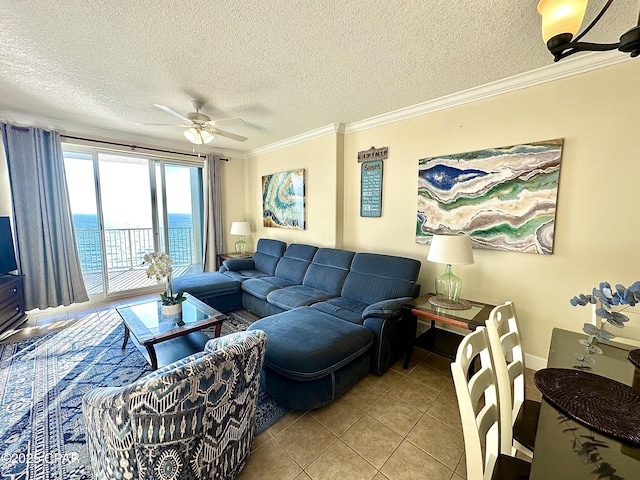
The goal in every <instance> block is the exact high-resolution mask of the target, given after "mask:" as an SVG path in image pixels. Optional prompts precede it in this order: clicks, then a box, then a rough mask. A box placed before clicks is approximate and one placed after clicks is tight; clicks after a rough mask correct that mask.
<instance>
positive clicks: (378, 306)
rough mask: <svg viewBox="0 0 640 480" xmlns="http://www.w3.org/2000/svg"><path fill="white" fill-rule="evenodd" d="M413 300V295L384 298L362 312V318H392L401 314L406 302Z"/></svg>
mask: <svg viewBox="0 0 640 480" xmlns="http://www.w3.org/2000/svg"><path fill="white" fill-rule="evenodd" d="M411 300H413V297H400V298H390V299H388V300H382V301H380V302H376V303H372V304H371V305H369V306H368V307H367V308H365V309H364V311H363V312H362V319H363V320H364V319H367V318H370V317H379V318H391V317H395V316H397V315H399V314H400V313H401V312H402V307H403V306H404V304H406V303H408V302H410V301H411Z"/></svg>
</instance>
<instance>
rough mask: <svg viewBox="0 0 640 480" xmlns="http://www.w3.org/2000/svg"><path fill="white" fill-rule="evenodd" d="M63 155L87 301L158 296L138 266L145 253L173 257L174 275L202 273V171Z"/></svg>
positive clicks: (69, 151)
mask: <svg viewBox="0 0 640 480" xmlns="http://www.w3.org/2000/svg"><path fill="white" fill-rule="evenodd" d="M64 155H65V168H66V175H67V184H68V188H69V197H70V202H71V211H72V214H73V222H74V227H75V231H76V241H77V248H78V252H79V254H80V259H81V263H82V271H83V276H84V279H85V283H86V285H87V290H88V292H89V294H90V295H103V296H109V295H112V294H120V295H121V294H123V292H126V293H132V291H145V290H152V289H156V288H157V285H156V283H155V280H151V279H148V278H147V276H146V272H145V270H146V267H145V266H144V265H143V259H144V256H145V254H147V253H149V252H154V251H164V252H167V253H168V254H169V255H171V257H172V258H173V259H174V262H175V263H174V275H175V276H180V275H182V274H184V273H186V272H197V271H202V266H201V260H200V259H201V256H202V245H201V242H202V235H201V231H202V186H201V185H202V173H201V170H202V169H201V167H200V166H194V165H188V164H184V165H183V164H175V163H172V161H171V160H170V159H163V158H148V157H145V156H140V155H131V154H123V153H119V152H108V151H102V150H91V151H82V150H81V149H78V148H65V149H64Z"/></svg>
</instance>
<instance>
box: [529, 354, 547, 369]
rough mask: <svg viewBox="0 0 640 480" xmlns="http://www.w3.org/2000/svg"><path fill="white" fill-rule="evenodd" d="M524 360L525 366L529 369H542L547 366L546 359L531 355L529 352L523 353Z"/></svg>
mask: <svg viewBox="0 0 640 480" xmlns="http://www.w3.org/2000/svg"><path fill="white" fill-rule="evenodd" d="M524 362H525V365H526V366H527V368H530V369H531V370H535V371H538V370H542V369H543V368H547V359H546V358H542V357H536V356H535V355H531V354H529V353H525V354H524Z"/></svg>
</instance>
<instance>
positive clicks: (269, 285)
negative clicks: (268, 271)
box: [242, 277, 295, 300]
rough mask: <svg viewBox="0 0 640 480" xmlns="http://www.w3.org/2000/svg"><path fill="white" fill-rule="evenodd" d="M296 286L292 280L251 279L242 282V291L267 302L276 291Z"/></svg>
mask: <svg viewBox="0 0 640 480" xmlns="http://www.w3.org/2000/svg"><path fill="white" fill-rule="evenodd" d="M291 285H295V284H294V282H292V281H291V280H287V279H286V278H280V277H262V278H250V279H249V280H245V281H244V282H242V290H243V291H245V292H247V293H250V294H251V295H253V296H254V297H257V298H259V299H261V300H266V299H267V295H269V294H270V293H271V292H273V291H274V290H279V289H281V288H284V287H289V286H291Z"/></svg>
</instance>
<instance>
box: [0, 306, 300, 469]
mask: <svg viewBox="0 0 640 480" xmlns="http://www.w3.org/2000/svg"><path fill="white" fill-rule="evenodd" d="M252 322H253V319H252V318H251V317H250V316H249V315H246V313H244V312H242V311H240V312H232V313H231V314H229V320H228V321H226V322H225V323H224V324H223V329H222V334H223V335H225V334H227V333H231V332H234V331H239V330H245V329H246V328H247V326H248V325H250V324H251V323H252ZM205 333H207V334H208V335H210V336H213V334H212V332H207V331H205ZM123 335H124V328H123V326H122V320H121V319H120V316H119V315H118V313H117V312H116V311H115V310H107V311H104V312H100V313H99V314H95V313H94V314H90V315H87V316H85V317H84V318H83V319H82V320H80V321H78V322H77V323H75V324H74V325H73V326H71V327H69V328H66V329H65V330H62V331H60V332H58V333H50V334H47V335H44V336H39V337H34V338H29V339H25V340H18V341H14V342H3V343H0V394H1V398H0V478H3V479H10V480H44V479H47V480H76V479H91V478H93V476H92V474H91V467H90V463H89V454H88V451H87V448H86V444H85V424H84V420H83V417H82V410H81V406H82V396H83V395H84V394H85V393H86V392H88V391H90V390H92V389H93V388H95V387H98V386H111V387H119V386H123V385H127V384H129V383H131V382H133V381H134V380H136V379H138V378H139V377H141V376H142V375H144V374H146V373H149V372H150V371H151V367H150V366H149V364H148V363H147V362H146V360H145V359H144V357H143V356H142V354H141V353H140V352H139V350H138V349H137V347H136V346H135V345H134V344H133V342H129V343H128V345H127V348H126V349H125V350H122V348H121V347H122V340H123ZM288 411H289V410H288V409H287V408H285V407H284V406H282V405H281V404H279V403H278V402H276V401H275V400H274V399H273V398H271V397H270V396H269V395H267V394H266V393H264V392H260V395H259V397H258V419H257V431H258V432H261V431H263V430H264V429H266V428H267V427H268V426H270V425H271V424H273V423H274V422H275V421H276V420H278V419H279V418H281V417H282V416H284V415H285V414H286V413H287V412H288Z"/></svg>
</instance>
